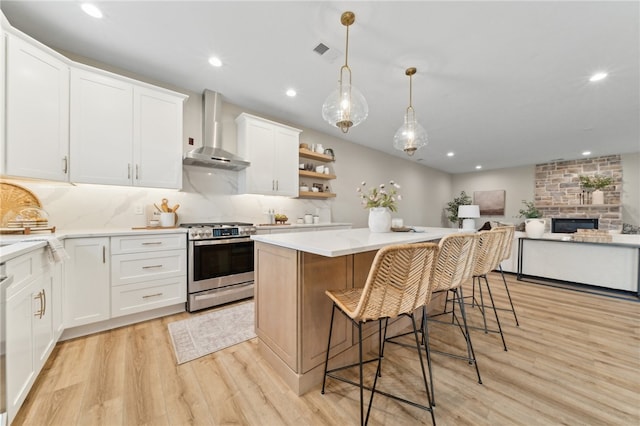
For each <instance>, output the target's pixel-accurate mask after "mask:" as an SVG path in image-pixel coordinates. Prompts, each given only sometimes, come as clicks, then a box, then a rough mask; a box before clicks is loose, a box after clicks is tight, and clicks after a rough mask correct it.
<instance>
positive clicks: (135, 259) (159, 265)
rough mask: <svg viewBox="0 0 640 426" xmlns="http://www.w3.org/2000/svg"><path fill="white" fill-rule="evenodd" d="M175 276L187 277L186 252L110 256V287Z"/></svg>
mask: <svg viewBox="0 0 640 426" xmlns="http://www.w3.org/2000/svg"><path fill="white" fill-rule="evenodd" d="M177 276H184V277H186V276H187V251H186V250H166V251H158V252H152V253H134V254H118V255H114V256H111V285H112V286H119V285H123V284H132V283H136V282H141V281H149V280H154V279H161V278H168V277H177Z"/></svg>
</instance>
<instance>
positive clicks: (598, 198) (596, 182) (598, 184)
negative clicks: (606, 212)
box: [578, 174, 613, 204]
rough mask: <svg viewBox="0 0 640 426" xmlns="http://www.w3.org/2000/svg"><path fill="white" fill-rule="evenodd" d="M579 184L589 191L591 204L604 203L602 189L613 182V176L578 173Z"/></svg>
mask: <svg viewBox="0 0 640 426" xmlns="http://www.w3.org/2000/svg"><path fill="white" fill-rule="evenodd" d="M578 179H579V180H580V186H581V187H582V189H583V190H585V191H587V192H588V193H591V204H604V193H603V192H602V190H603V189H604V188H606V187H607V186H609V185H611V184H613V178H612V177H611V176H607V175H599V174H596V175H593V176H588V175H579V176H578Z"/></svg>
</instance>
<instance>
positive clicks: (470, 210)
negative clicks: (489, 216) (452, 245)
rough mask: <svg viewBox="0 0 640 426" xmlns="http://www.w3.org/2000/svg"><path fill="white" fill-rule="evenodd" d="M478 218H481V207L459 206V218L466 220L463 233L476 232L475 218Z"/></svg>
mask: <svg viewBox="0 0 640 426" xmlns="http://www.w3.org/2000/svg"><path fill="white" fill-rule="evenodd" d="M477 217H480V206H478V205H475V204H467V205H463V206H458V218H460V219H464V220H463V221H462V230H463V231H475V230H476V221H475V218H477Z"/></svg>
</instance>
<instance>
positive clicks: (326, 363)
mask: <svg viewBox="0 0 640 426" xmlns="http://www.w3.org/2000/svg"><path fill="white" fill-rule="evenodd" d="M335 313H336V304H335V303H334V304H333V307H332V308H331V322H330V323H329V341H328V342H327V356H326V357H325V359H324V376H323V377H322V390H321V391H320V393H321V394H322V395H324V385H325V384H326V383H327V366H328V365H329V349H330V348H331V333H332V332H333V317H334V316H335Z"/></svg>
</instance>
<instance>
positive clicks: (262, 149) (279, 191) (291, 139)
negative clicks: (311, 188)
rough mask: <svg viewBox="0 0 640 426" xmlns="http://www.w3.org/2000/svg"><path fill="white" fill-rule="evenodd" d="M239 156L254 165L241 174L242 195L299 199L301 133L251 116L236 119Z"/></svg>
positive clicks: (246, 115)
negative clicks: (299, 147) (299, 145)
mask: <svg viewBox="0 0 640 426" xmlns="http://www.w3.org/2000/svg"><path fill="white" fill-rule="evenodd" d="M236 124H237V130H238V153H239V155H240V156H241V157H243V158H244V159H245V160H247V161H249V162H251V165H250V166H249V167H247V168H246V169H244V170H241V171H240V182H239V186H240V192H245V193H250V194H263V195H283V196H289V197H296V196H298V143H299V139H300V132H301V131H300V130H298V129H295V128H293V127H289V126H285V125H283V124H280V123H275V122H273V121H269V120H265V119H263V118H260V117H255V116H252V115H249V114H245V113H243V114H240V115H239V116H238V117H237V118H236Z"/></svg>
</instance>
